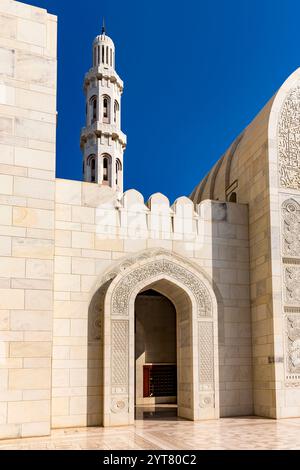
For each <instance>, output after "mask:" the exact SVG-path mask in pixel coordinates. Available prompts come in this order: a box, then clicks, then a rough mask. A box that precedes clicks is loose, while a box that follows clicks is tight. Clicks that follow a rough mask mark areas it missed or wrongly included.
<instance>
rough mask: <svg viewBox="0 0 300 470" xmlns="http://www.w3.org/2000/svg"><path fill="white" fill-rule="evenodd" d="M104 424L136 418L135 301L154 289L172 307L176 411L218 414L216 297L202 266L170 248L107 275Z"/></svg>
mask: <svg viewBox="0 0 300 470" xmlns="http://www.w3.org/2000/svg"><path fill="white" fill-rule="evenodd" d="M109 277H111V278H112V277H114V278H113V279H112V280H111V281H110V283H108V284H109V286H108V288H107V290H106V294H105V299H104V304H103V425H104V426H117V425H128V424H133V423H134V405H135V350H134V346H135V336H134V335H135V332H134V323H135V301H136V298H137V296H138V294H139V293H140V292H142V291H145V290H149V289H152V290H155V291H156V292H158V293H160V294H162V295H163V296H165V297H166V298H167V299H169V300H170V301H171V302H172V304H173V305H174V307H175V309H176V330H177V402H178V416H179V417H182V418H187V419H190V420H200V419H215V418H218V417H219V397H218V342H217V302H216V299H215V296H214V293H213V290H212V288H211V286H210V283H209V281H208V280H207V279H206V277H205V276H204V275H203V273H201V271H200V270H198V269H197V267H195V265H192V264H191V263H189V262H188V261H185V260H184V259H183V258H181V257H177V256H174V255H173V254H172V253H169V252H158V253H153V252H150V253H147V252H146V253H143V254H142V255H140V256H137V257H136V258H135V259H134V260H130V261H128V262H126V261H125V262H124V263H123V264H122V266H121V267H120V268H119V269H118V270H117V272H114V273H113V274H111V275H109V276H108V277H107V278H106V282H107V279H108V278H109Z"/></svg>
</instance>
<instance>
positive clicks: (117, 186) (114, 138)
mask: <svg viewBox="0 0 300 470" xmlns="http://www.w3.org/2000/svg"><path fill="white" fill-rule="evenodd" d="M84 92H85V96H86V127H84V128H83V129H82V131H81V138H80V147H81V149H82V152H83V178H84V181H88V182H91V183H98V184H100V185H105V186H110V187H111V188H112V189H114V190H116V191H118V192H122V191H123V153H124V150H125V148H126V135H125V134H123V132H122V131H121V95H122V92H123V82H122V80H121V79H120V77H119V76H118V74H117V73H116V71H115V46H114V43H113V41H112V40H111V39H110V38H109V37H108V36H107V35H106V31H105V26H104V23H103V27H102V33H101V35H100V36H97V37H96V38H95V40H94V42H93V67H92V68H91V69H90V70H89V72H88V73H87V74H86V76H85V79H84Z"/></svg>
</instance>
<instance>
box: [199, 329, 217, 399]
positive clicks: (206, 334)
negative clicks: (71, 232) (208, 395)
mask: <svg viewBox="0 0 300 470" xmlns="http://www.w3.org/2000/svg"><path fill="white" fill-rule="evenodd" d="M198 348H199V351H198V360H199V387H200V390H203V391H204V390H207V391H208V390H211V391H212V390H214V343H213V323H212V322H204V321H203V322H198Z"/></svg>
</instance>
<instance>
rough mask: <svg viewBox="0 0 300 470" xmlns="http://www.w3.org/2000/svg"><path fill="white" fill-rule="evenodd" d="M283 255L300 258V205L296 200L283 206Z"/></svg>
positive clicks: (289, 201) (286, 202) (290, 200)
mask: <svg viewBox="0 0 300 470" xmlns="http://www.w3.org/2000/svg"><path fill="white" fill-rule="evenodd" d="M282 231H283V253H284V255H287V256H297V257H299V256H300V205H299V204H298V202H296V201H295V200H294V199H289V200H287V201H285V202H284V203H283V205H282Z"/></svg>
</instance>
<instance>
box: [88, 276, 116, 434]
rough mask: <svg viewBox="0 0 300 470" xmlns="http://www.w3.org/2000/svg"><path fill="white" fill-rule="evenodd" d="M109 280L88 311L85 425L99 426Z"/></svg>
mask: <svg viewBox="0 0 300 470" xmlns="http://www.w3.org/2000/svg"><path fill="white" fill-rule="evenodd" d="M110 283H111V280H109V281H108V282H106V283H105V284H103V285H102V286H101V287H100V289H98V291H97V292H96V293H95V295H94V297H93V298H92V300H91V303H90V306H89V311H88V354H87V425H88V426H101V425H102V415H103V320H104V318H103V316H104V300H105V295H106V292H107V289H108V287H109V285H110Z"/></svg>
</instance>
